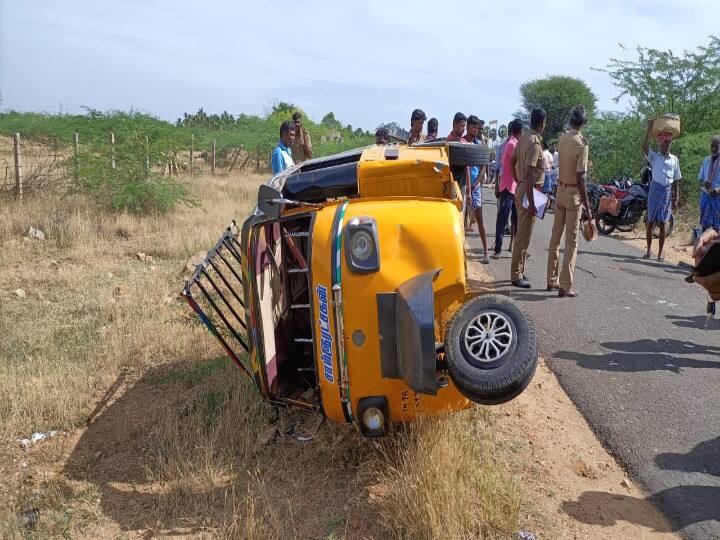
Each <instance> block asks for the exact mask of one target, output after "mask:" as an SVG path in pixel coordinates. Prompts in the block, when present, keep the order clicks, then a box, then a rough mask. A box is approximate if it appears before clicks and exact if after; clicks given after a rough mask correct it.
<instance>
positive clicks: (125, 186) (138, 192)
mask: <svg viewBox="0 0 720 540" xmlns="http://www.w3.org/2000/svg"><path fill="white" fill-rule="evenodd" d="M146 141H147V140H146V138H145V136H144V135H141V134H140V133H137V132H129V133H124V134H123V135H122V137H121V138H118V139H116V144H115V145H114V146H111V145H110V144H109V142H104V143H96V144H91V145H89V146H83V147H82V150H81V151H80V152H79V153H78V156H77V158H76V157H75V156H72V157H70V158H68V159H67V160H65V167H66V168H68V169H69V170H68V173H69V174H70V175H72V176H73V177H74V178H75V188H76V190H77V191H79V192H81V193H85V194H88V195H90V196H91V197H93V198H94V199H95V201H97V202H98V203H99V204H101V205H102V206H106V207H109V208H111V209H113V210H129V211H131V212H135V213H141V214H145V213H164V212H167V211H169V210H172V209H173V208H174V207H175V206H176V205H177V204H186V205H189V206H192V205H195V204H196V201H195V198H194V197H193V196H192V195H191V193H190V191H189V190H188V188H187V187H186V186H185V184H184V183H182V182H181V181H180V180H179V179H178V178H176V177H173V176H172V175H169V176H163V175H161V174H160V173H159V172H158V171H157V170H156V169H155V168H154V165H155V164H156V163H158V162H160V163H163V164H164V163H165V162H166V161H168V160H169V159H172V158H173V157H174V155H175V149H174V148H173V146H172V144H171V143H169V142H168V141H163V140H160V141H155V142H153V143H152V144H150V143H148V142H146ZM113 156H114V162H115V166H114V167H113V166H112V162H113ZM148 165H149V167H148Z"/></svg>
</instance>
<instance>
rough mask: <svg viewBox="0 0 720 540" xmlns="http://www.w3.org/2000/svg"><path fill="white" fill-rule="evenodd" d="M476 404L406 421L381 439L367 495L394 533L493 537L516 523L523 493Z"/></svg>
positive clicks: (482, 410)
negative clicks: (381, 455)
mask: <svg viewBox="0 0 720 540" xmlns="http://www.w3.org/2000/svg"><path fill="white" fill-rule="evenodd" d="M492 414H493V413H491V412H490V410H489V409H486V408H478V409H474V410H471V411H465V412H462V413H459V414H455V415H451V416H447V417H440V418H431V419H426V420H423V421H420V422H417V423H415V424H412V425H410V426H408V428H407V430H406V431H404V432H402V433H400V434H399V435H398V436H397V437H396V438H395V439H394V440H392V441H390V442H389V443H388V444H387V445H386V448H387V450H386V452H385V460H384V464H382V465H381V466H380V467H379V468H378V470H379V472H378V477H379V485H378V486H376V488H375V489H374V491H373V498H374V499H375V500H376V502H377V503H378V505H379V510H380V514H381V515H382V517H383V519H384V521H385V522H386V523H387V525H388V527H389V528H390V529H391V530H393V531H395V532H396V534H397V535H398V536H399V537H402V538H413V539H418V540H419V539H435V538H452V539H464V538H494V537H508V536H510V535H511V534H512V533H513V532H514V531H515V530H517V524H518V517H519V515H520V509H521V503H522V494H521V490H520V486H519V484H518V481H517V480H516V479H515V478H514V477H513V475H512V474H511V473H510V470H509V467H508V465H507V464H506V463H504V462H503V460H502V459H501V455H500V453H499V452H498V449H497V447H496V443H495V440H494V434H493V428H492V420H493V417H492Z"/></svg>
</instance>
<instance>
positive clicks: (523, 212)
mask: <svg viewBox="0 0 720 540" xmlns="http://www.w3.org/2000/svg"><path fill="white" fill-rule="evenodd" d="M546 118H547V113H546V112H545V109H542V108H537V109H533V110H532V113H530V129H529V130H528V131H527V132H526V133H525V134H524V135H522V137H520V140H519V141H518V144H517V147H516V148H515V152H514V153H513V155H512V158H511V161H510V165H511V166H512V174H513V177H514V180H515V181H516V182H517V188H516V189H515V206H516V208H517V219H518V224H517V232H516V233H515V240H514V243H513V250H512V263H511V265H510V282H511V283H512V285H513V287H520V288H522V289H529V288H530V286H531V285H530V282H529V281H528V280H527V278H526V277H525V259H526V257H527V250H528V247H529V246H530V237H531V236H532V230H533V225H534V223H535V214H536V213H537V210H536V208H535V196H534V193H533V188H534V187H536V188H538V189H541V188H542V185H543V182H544V179H545V172H544V169H543V162H542V132H543V131H544V130H545V119H546ZM525 197H527V200H528V207H527V208H525V207H524V206H523V199H524V198H525Z"/></svg>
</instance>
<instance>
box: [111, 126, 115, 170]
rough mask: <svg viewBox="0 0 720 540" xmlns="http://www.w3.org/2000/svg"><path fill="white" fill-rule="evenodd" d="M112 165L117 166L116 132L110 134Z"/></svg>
mask: <svg viewBox="0 0 720 540" xmlns="http://www.w3.org/2000/svg"><path fill="white" fill-rule="evenodd" d="M110 167H111V168H112V169H114V168H115V134H114V133H111V134H110Z"/></svg>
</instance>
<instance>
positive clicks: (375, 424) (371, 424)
mask: <svg viewBox="0 0 720 540" xmlns="http://www.w3.org/2000/svg"><path fill="white" fill-rule="evenodd" d="M362 421H363V424H365V427H366V428H367V429H368V430H370V431H375V430H378V429H382V427H383V424H385V417H384V416H383V413H382V411H381V410H380V409H378V408H377V407H368V408H367V409H365V412H364V413H363V415H362Z"/></svg>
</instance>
